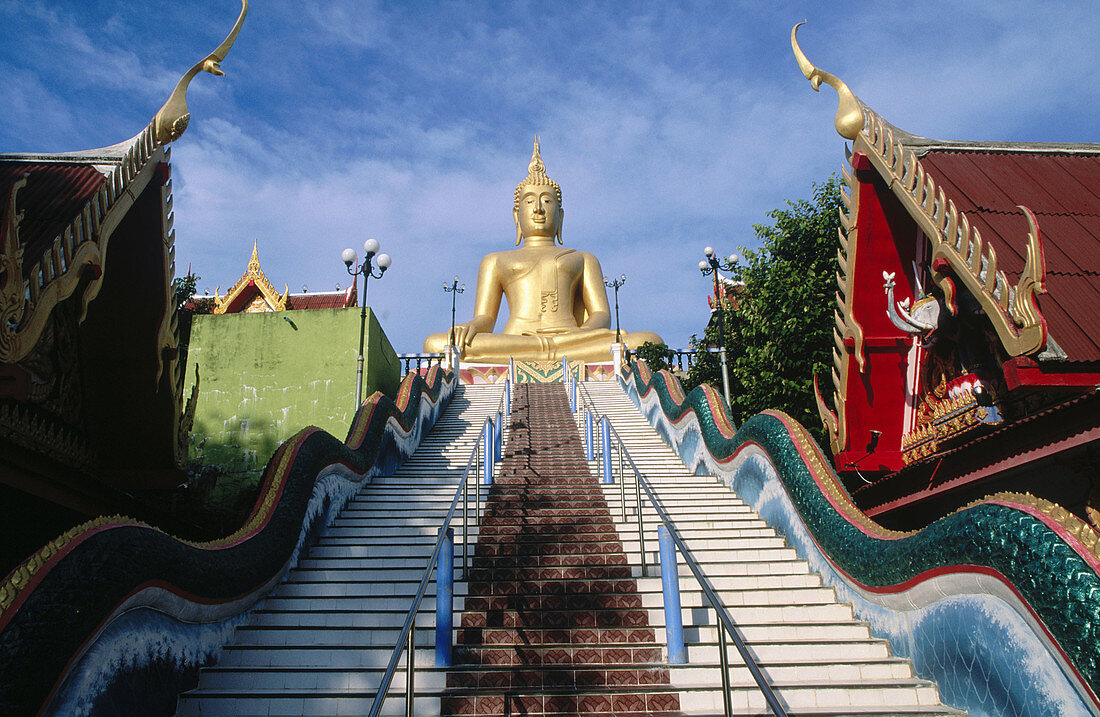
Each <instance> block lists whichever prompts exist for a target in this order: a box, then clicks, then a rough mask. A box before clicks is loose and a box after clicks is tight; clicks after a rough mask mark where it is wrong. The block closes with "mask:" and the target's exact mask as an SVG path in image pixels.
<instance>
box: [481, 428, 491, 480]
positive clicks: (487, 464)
mask: <svg viewBox="0 0 1100 717" xmlns="http://www.w3.org/2000/svg"><path fill="white" fill-rule="evenodd" d="M481 442H482V446H481V448H482V453H481V455H483V456H485V460H484V461H483V464H482V465H483V470H482V474H481V482H482V484H484V485H492V484H493V423H492V421H489V422H488V423H486V424H485V428H484V429H483V430H482V431H481Z"/></svg>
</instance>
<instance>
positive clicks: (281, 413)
mask: <svg viewBox="0 0 1100 717" xmlns="http://www.w3.org/2000/svg"><path fill="white" fill-rule="evenodd" d="M359 312H360V309H358V308H350V309H318V310H312V311H279V312H272V313H263V314H228V315H221V316H214V315H198V316H195V317H194V322H193V323H192V326H191V339H190V342H189V348H188V353H187V364H188V365H187V388H186V391H187V393H185V394H184V395H189V393H190V390H191V385H192V384H193V383H194V381H195V366H197V367H198V370H199V379H200V380H199V400H198V407H197V409H196V412H195V426H194V429H193V431H192V434H191V458H192V459H195V460H200V461H201V462H202V463H203V464H204V465H212V466H218V467H220V468H221V469H222V470H223V471H225V472H227V473H252V472H254V471H255V472H258V471H260V470H262V469H263V467H264V465H265V464H266V463H267V460H268V459H269V458H270V457H271V455H272V453H274V452H275V449H276V448H277V447H278V446H279V444H280V443H282V442H283V441H284V440H286V439H287V438H289V437H290V436H292V435H294V434H295V433H296V432H297V431H298V430H300V429H301V428H303V427H305V426H309V425H313V426H319V427H320V428H323V429H325V430H326V431H328V432H329V433H331V434H333V435H334V436H336V437H337V438H339V439H341V440H343V439H344V437H345V436H347V432H348V427H349V425H350V423H351V418H352V415H353V414H354V409H355V397H354V394H355V369H356V358H357V357H358V348H359ZM366 345H367V348H366V350H365V352H364V353H365V361H364V365H363V374H364V377H363V383H364V390H363V397H364V398H366V397H367V396H369V395H370V394H371V393H372V392H374V391H376V390H378V391H382V392H383V393H385V394H386V395H387V396H389V397H390V398H395V397H396V395H397V388H398V385H399V380H400V365H399V363H398V360H397V354H395V353H394V350H393V347H392V346H391V345H390V342H389V339H387V338H386V335H385V333H384V332H383V331H382V327H381V326H379V324H378V320H377V319H376V318H375V316H374V313H373V312H372V311H370V309H369V308H368V310H367V336H366Z"/></svg>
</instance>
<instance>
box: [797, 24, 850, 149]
mask: <svg viewBox="0 0 1100 717" xmlns="http://www.w3.org/2000/svg"><path fill="white" fill-rule="evenodd" d="M805 24H806V21H805V20H803V21H802V22H800V23H798V24H797V25H795V26H794V27H793V28H791V49H792V50H794V57H795V59H796V60H798V67H799V69H801V70H802V74H803V75H805V76H806V79H807V80H809V81H810V85H811V86H812V87H813V88H814V91H815V92H818V91H820V90H819V88H820V87H821V83H822V82H824V83H825V84H826V85H829V86H830V87H832V88H833V89H834V90H836V93H837V95H839V96H840V104H839V105H838V106H837V108H836V118H835V119H834V120H833V124H834V125H835V126H836V131H837V132H838V133H839V134H840V136H841V137H844V138H845V139H853V140H854V139H855V138H856V137H858V136H859V133H860V131H862V130H863V122H864V117H863V103H862V102H860V100H859V98H858V97H856V96H855V95H854V94H853V93H852V91H851V90H850V89H848V85H846V84H844V83H843V82H842V81H841V80H840V79H839V78H838V77H837V76H836V75H834V74H831V73H829V72H825V71H824V70H820V69H818V68H816V67H814V65H813V63H812V62H810V61H809V60H808V59H807V58H806V55H805V53H803V52H802V48H801V47H799V46H798V28H800V27H801V26H803V25H805Z"/></svg>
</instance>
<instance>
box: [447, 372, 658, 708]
mask: <svg viewBox="0 0 1100 717" xmlns="http://www.w3.org/2000/svg"><path fill="white" fill-rule="evenodd" d="M468 586H469V588H468V589H469V597H467V599H466V609H465V612H464V613H463V616H462V621H461V628H460V629H459V630H458V633H457V636H456V643H457V647H456V665H457V667H456V668H455V669H454V670H453V671H452V672H451V673H450V674H449V675H448V678H447V691H446V692H445V693H444V695H443V697H442V700H441V709H442V714H444V715H474V714H479V715H480V714H492V715H507V714H516V715H519V714H522V715H575V714H605V715H622V716H626V715H639V716H640V715H673V714H679V697H678V695H677V693H676V691H675V690H673V689H672V688H671V687H670V686H669V684H668V683H669V678H668V668H667V666H666V665H665V664H664V661H665V658H664V654H663V652H664V651H663V649H662V648H661V647H660V646H659V645H657V644H656V643H655V641H654V638H655V634H654V630H653V628H652V627H650V626H649V622H648V613H647V611H646V610H645V609H644V608H643V604H642V598H641V595H639V593H638V589H637V582H636V580H635V579H634V578H633V577H632V574H631V569H630V567H629V565H628V564H627V558H626V555H625V554H624V553H623V546H622V542H621V541H620V539H619V535H618V533H617V532H616V530H615V526H614V523H613V521H612V518H611V515H610V512H609V510H608V507H607V502H606V501H605V500H604V497H603V493H602V491H601V489H600V487H599V483H598V482H597V479H596V478H595V477H593V476H592V475H591V474H590V473H589V471H588V467H587V466H586V464H585V462H584V456H583V449H582V446H581V443H580V440H579V438H578V436H577V433H576V430H575V428H574V426H573V424H572V418H571V415H570V413H569V407H568V402H567V399H566V394H565V391H564V389H563V386H562V385H561V384H520V385H518V386H516V387H515V397H514V399H513V409H512V416H511V433H510V436H509V441H508V448H507V452H506V454H505V456H504V460H503V462H502V465H501V469H500V475H499V477H497V478H496V481H495V483H494V485H493V488H492V490H491V491H490V493H489V499H488V503H487V505H486V508H485V512H484V515H483V518H482V523H481V529H480V537H479V540H478V544H477V549H476V552H475V558H474V561H473V566H472V569H471V574H470V579H469V581H468Z"/></svg>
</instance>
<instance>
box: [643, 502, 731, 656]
mask: <svg viewBox="0 0 1100 717" xmlns="http://www.w3.org/2000/svg"><path fill="white" fill-rule="evenodd" d="M657 545H658V546H659V548H660V554H661V591H662V592H663V593H664V598H665V639H666V640H667V641H668V662H669V664H670V665H683V664H686V663H687V650H685V649H684V621H683V616H682V615H681V614H680V576H679V575H678V574H677V572H676V544H675V543H673V542H672V535H671V534H670V533H669V532H668V528H666V527H665V526H664V525H663V524H662V525H658V526H657ZM718 629H719V630H721V629H722V625H721V623H719V625H718Z"/></svg>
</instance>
